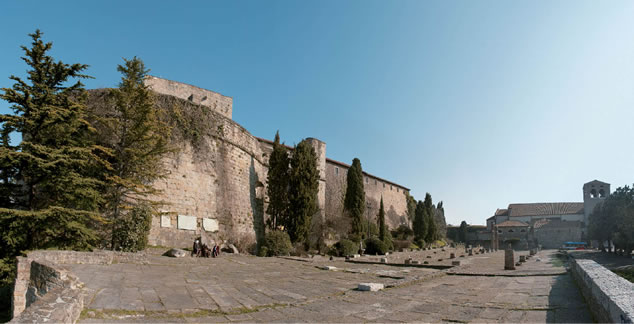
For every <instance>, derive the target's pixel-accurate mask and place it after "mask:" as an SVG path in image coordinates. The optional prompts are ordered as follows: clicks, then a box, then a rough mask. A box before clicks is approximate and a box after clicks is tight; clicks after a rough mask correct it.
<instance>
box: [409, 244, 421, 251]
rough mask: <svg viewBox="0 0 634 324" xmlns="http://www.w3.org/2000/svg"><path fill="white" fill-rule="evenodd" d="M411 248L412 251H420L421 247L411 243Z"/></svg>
mask: <svg viewBox="0 0 634 324" xmlns="http://www.w3.org/2000/svg"><path fill="white" fill-rule="evenodd" d="M409 248H410V249H412V250H418V249H420V246H418V245H416V244H414V243H411V244H410V245H409Z"/></svg>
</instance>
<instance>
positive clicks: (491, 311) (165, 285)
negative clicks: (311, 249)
mask: <svg viewBox="0 0 634 324" xmlns="http://www.w3.org/2000/svg"><path fill="white" fill-rule="evenodd" d="M486 256H487V257H488V258H489V260H486V262H484V261H483V260H482V259H476V258H483V257H484V256H482V255H480V256H473V257H465V258H464V259H466V260H469V262H468V263H469V264H477V263H481V264H486V265H488V266H489V267H490V269H491V270H496V271H497V267H496V266H492V264H497V265H498V266H499V267H503V263H502V262H503V261H502V256H503V254H502V253H501V252H498V253H493V254H486ZM539 257H540V258H542V259H543V261H540V262H539V264H538V265H533V264H531V265H530V266H531V267H534V268H535V269H536V270H538V269H539V267H540V266H541V267H543V270H544V273H543V274H542V275H540V276H532V275H531V276H517V277H502V276H467V275H448V274H447V273H446V271H439V270H434V269H423V268H414V267H394V266H389V265H374V264H352V263H348V262H344V261H343V260H340V259H338V260H335V261H329V260H328V259H327V258H320V257H316V258H314V259H306V260H304V261H306V262H302V261H294V260H288V259H282V258H256V257H249V256H227V255H223V257H221V258H217V259H193V258H184V259H169V258H166V257H159V256H156V257H152V258H151V260H150V264H147V265H136V264H113V265H72V266H69V268H71V270H72V271H73V272H75V273H76V274H77V275H78V276H79V277H80V279H81V280H82V281H84V282H85V283H86V285H87V287H88V288H90V289H92V290H93V297H92V299H91V300H90V301H89V302H88V305H87V309H86V310H85V311H84V315H83V317H82V319H81V321H82V322H183V321H188V322H448V321H449V322H456V321H457V322H542V323H543V322H590V321H592V318H591V316H590V314H589V312H588V309H587V306H586V304H585V302H584V301H583V298H582V297H581V295H580V293H579V291H578V289H577V287H576V286H575V284H574V282H573V281H572V279H571V277H570V275H569V274H566V273H564V274H561V275H549V274H548V273H549V271H552V268H553V267H554V265H553V263H549V261H550V260H551V258H552V257H553V252H551V251H541V252H540V254H539ZM469 258H471V259H469ZM477 260H479V261H477ZM530 262H534V263H538V262H537V261H534V259H532V260H531V261H529V263H530ZM324 265H329V266H334V267H336V270H321V269H320V267H322V266H324ZM527 266H528V264H527ZM361 282H379V283H383V284H386V285H387V286H389V287H391V288H387V289H385V290H383V291H379V292H361V291H356V290H355V289H354V288H355V287H356V286H357V284H358V283H361Z"/></svg>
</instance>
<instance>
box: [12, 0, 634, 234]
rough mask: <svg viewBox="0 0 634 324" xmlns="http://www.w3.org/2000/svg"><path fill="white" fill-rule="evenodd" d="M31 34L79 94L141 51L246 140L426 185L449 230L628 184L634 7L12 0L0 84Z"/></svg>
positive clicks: (633, 127) (110, 82)
mask: <svg viewBox="0 0 634 324" xmlns="http://www.w3.org/2000/svg"><path fill="white" fill-rule="evenodd" d="M36 28H40V29H41V30H42V31H43V32H44V33H45V34H44V38H45V40H48V41H52V42H53V43H54V48H53V52H52V53H53V55H54V56H55V57H56V58H58V59H61V60H63V61H65V62H66V63H76V62H79V63H85V64H89V65H90V69H89V70H88V73H89V74H90V75H92V76H94V77H95V79H94V80H88V81H86V82H85V83H86V85H87V87H88V88H97V87H112V86H115V85H116V84H117V82H118V80H119V77H120V75H119V74H118V72H117V71H116V65H117V64H120V63H121V62H122V59H121V58H122V57H126V58H130V57H132V56H135V55H136V56H139V57H140V58H142V59H143V60H144V61H145V63H146V65H147V66H148V67H149V68H150V69H152V73H151V74H153V75H156V76H159V77H163V78H168V79H171V80H176V81H181V82H186V83H189V84H193V85H197V86H200V87H203V88H206V89H210V90H214V91H217V92H220V93H222V94H224V95H227V96H231V97H233V99H234V107H233V119H234V120H235V121H237V122H238V123H240V124H241V125H243V126H244V127H245V128H247V129H248V130H249V131H250V132H251V133H252V134H254V135H255V136H259V137H265V138H269V139H271V138H273V136H274V134H275V131H276V130H278V129H279V130H280V134H281V137H282V140H283V141H285V142H286V143H287V144H290V145H293V144H295V143H297V142H299V141H300V140H301V139H302V138H305V137H315V138H319V139H321V140H323V141H325V142H326V143H327V155H328V157H330V158H332V159H336V160H339V161H343V162H347V163H350V162H351V160H352V159H353V158H354V157H358V158H359V159H361V162H362V165H363V168H364V170H365V171H367V172H369V173H372V174H375V175H377V176H380V177H383V178H386V179H390V180H392V181H394V182H396V183H400V184H402V185H404V186H406V187H409V188H411V193H412V194H413V195H414V196H415V197H416V198H417V199H423V198H424V195H425V192H429V193H431V194H432V197H433V198H434V202H436V201H438V200H443V201H444V205H445V211H446V216H447V221H448V222H449V223H452V224H458V223H460V221H461V220H466V221H467V222H468V223H470V224H484V223H485V219H486V218H487V217H489V216H491V215H492V214H493V212H494V211H495V209H496V208H505V207H506V206H507V205H508V204H509V203H516V202H556V201H582V192H581V187H582V185H583V183H585V182H587V181H590V180H593V179H598V180H602V181H606V182H608V183H611V184H612V188H613V189H614V188H616V187H617V186H622V185H625V184H632V183H633V182H634V2H632V1H578V0H575V1H423V0H420V1H405V0H403V1H349V0H346V1H314V2H313V1H295V0H292V1H241V0H232V1H223V2H220V1H218V2H212V1H200V2H194V1H145V2H144V1H74V2H73V1H63V2H56V1H55V2H54V1H46V2H45V1H5V2H3V3H2V6H1V7H0V42H1V44H2V46H1V47H0V48H1V50H0V62H2V63H1V64H0V87H9V86H11V85H12V83H11V82H10V81H9V80H8V77H9V75H11V74H16V75H20V76H21V75H24V71H25V70H26V66H25V65H24V64H23V62H22V61H21V60H20V59H19V57H20V56H21V55H22V52H21V50H20V49H19V46H20V45H26V44H28V43H29V38H28V36H27V34H28V33H31V32H33V31H34V30H35V29H36ZM7 110H8V109H7V104H6V103H5V102H0V111H3V112H5V111H7Z"/></svg>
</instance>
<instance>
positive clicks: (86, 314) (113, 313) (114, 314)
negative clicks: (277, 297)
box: [79, 304, 288, 319]
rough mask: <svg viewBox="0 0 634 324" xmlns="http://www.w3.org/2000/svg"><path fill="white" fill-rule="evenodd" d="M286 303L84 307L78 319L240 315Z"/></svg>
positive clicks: (281, 305)
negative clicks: (181, 308)
mask: <svg viewBox="0 0 634 324" xmlns="http://www.w3.org/2000/svg"><path fill="white" fill-rule="evenodd" d="M286 306H288V304H267V305H259V306H254V307H252V308H247V307H237V308H232V309H231V310H229V311H222V310H219V309H215V310H209V309H198V310H196V311H194V312H175V313H173V312H168V311H134V310H124V309H103V310H99V309H90V308H85V309H83V310H82V311H81V315H80V316H79V318H80V319H88V318H92V319H113V318H116V319H122V318H129V317H148V318H157V319H161V318H163V319H165V318H200V317H209V316H223V315H240V314H248V313H255V312H259V311H261V310H263V309H267V308H271V309H275V308H278V307H286Z"/></svg>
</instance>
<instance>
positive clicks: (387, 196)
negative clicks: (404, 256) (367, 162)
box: [326, 160, 407, 231]
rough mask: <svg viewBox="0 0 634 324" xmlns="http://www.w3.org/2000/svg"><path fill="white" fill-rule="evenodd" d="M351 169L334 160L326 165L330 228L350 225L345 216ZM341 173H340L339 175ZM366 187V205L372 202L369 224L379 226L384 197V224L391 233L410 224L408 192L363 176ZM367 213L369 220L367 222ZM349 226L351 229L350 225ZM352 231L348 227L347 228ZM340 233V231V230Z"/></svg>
mask: <svg viewBox="0 0 634 324" xmlns="http://www.w3.org/2000/svg"><path fill="white" fill-rule="evenodd" d="M348 168H349V166H347V165H345V164H343V163H337V162H336V161H333V160H327V161H326V183H327V186H326V219H327V222H329V224H330V225H331V226H334V227H338V228H341V227H345V226H346V223H347V222H349V221H347V219H346V218H344V217H343V216H342V214H343V201H344V197H345V190H346V177H347V172H348ZM337 170H338V171H337ZM363 187H364V191H365V196H366V201H369V202H370V206H371V207H370V220H371V221H372V222H375V223H376V216H377V215H378V213H379V207H380V203H381V196H383V205H384V208H385V222H386V224H387V225H388V226H389V228H390V229H395V228H396V227H398V226H399V225H400V224H407V200H406V196H405V193H406V192H407V189H405V188H403V187H401V186H398V185H395V184H393V183H390V182H387V181H385V180H383V179H379V178H377V177H374V176H372V175H369V174H367V173H364V177H363ZM367 213H368V211H367V210H366V215H364V217H366V219H367ZM347 226H349V225H347ZM347 228H349V227H347ZM338 231H341V230H338Z"/></svg>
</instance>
